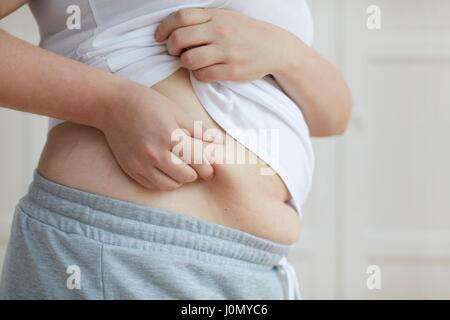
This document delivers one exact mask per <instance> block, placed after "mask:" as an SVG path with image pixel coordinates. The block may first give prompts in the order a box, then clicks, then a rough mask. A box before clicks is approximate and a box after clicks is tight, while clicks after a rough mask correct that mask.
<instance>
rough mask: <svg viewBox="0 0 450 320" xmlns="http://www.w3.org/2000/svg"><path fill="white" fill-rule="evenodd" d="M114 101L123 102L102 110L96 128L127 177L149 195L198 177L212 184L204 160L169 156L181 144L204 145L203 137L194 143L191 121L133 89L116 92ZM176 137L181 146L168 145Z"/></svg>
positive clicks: (154, 95)
mask: <svg viewBox="0 0 450 320" xmlns="http://www.w3.org/2000/svg"><path fill="white" fill-rule="evenodd" d="M118 96H119V97H122V98H119V100H117V101H115V102H114V103H113V104H112V105H110V106H109V107H107V108H106V109H105V110H106V112H105V114H104V116H103V117H102V121H99V124H98V126H97V127H99V129H100V130H102V131H103V133H104V134H105V137H106V140H107V141H108V143H109V146H110V148H111V150H112V152H113V154H114V156H115V158H116V160H117V162H118V163H119V165H120V167H121V168H122V169H123V170H124V171H125V173H126V174H127V175H128V176H130V177H131V178H132V179H134V180H135V181H136V182H138V183H139V184H141V185H142V186H144V187H146V188H148V189H156V190H163V191H171V190H174V189H177V188H178V187H180V186H181V185H182V184H185V183H189V182H193V181H195V180H197V178H198V177H199V176H200V177H201V178H203V179H205V180H208V179H210V178H212V176H213V168H212V166H211V165H210V164H209V162H208V161H207V160H204V161H195V162H194V159H193V157H192V158H190V159H180V158H178V157H177V156H176V155H175V154H174V153H172V152H171V150H172V149H173V148H174V146H175V145H177V144H179V143H182V142H183V143H186V141H187V140H184V139H191V140H192V141H190V142H191V143H192V144H194V143H197V145H198V143H201V142H203V141H199V139H202V137H197V138H199V139H196V138H195V137H194V128H193V127H194V123H193V121H191V120H190V119H188V118H187V116H186V115H185V114H184V113H182V112H181V111H180V110H179V109H178V107H177V106H176V105H175V104H174V103H173V102H172V101H170V100H169V99H168V98H166V97H165V96H164V95H162V94H160V93H158V92H157V91H155V90H152V89H150V88H146V87H142V88H141V87H140V86H137V85H130V86H129V88H127V89H125V90H121V91H120V94H119V95H118ZM122 99H123V100H122ZM180 131H181V136H182V137H183V138H182V140H183V141H173V137H174V133H175V132H177V134H178V136H179V134H180ZM197 131H203V128H201V130H197ZM193 137H194V138H193ZM198 150H200V151H202V150H201V148H200V149H198ZM194 156H197V157H198V155H194ZM189 157H191V155H189ZM197 159H198V158H197ZM203 159H204V157H203ZM195 163H198V164H195Z"/></svg>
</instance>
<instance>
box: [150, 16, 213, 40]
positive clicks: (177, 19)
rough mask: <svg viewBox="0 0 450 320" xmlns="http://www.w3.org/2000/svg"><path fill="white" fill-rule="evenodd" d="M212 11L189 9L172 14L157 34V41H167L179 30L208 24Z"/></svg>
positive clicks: (162, 23)
mask: <svg viewBox="0 0 450 320" xmlns="http://www.w3.org/2000/svg"><path fill="white" fill-rule="evenodd" d="M212 12H213V11H212V10H207V9H201V8H187V9H182V10H179V11H177V12H174V13H172V14H171V15H170V16H168V17H167V18H166V19H164V20H163V21H162V22H161V24H160V25H159V27H158V29H157V30H156V33H155V39H156V41H160V42H161V41H165V40H167V39H168V38H169V36H170V34H171V33H172V32H174V31H175V30H176V29H178V28H182V27H187V26H192V25H195V24H201V23H205V22H208V21H209V20H210V19H211V18H212Z"/></svg>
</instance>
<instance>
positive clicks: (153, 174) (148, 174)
mask: <svg viewBox="0 0 450 320" xmlns="http://www.w3.org/2000/svg"><path fill="white" fill-rule="evenodd" d="M139 175H140V178H141V179H142V180H147V181H148V182H149V183H150V185H153V186H154V189H156V190H161V191H173V190H176V189H178V188H179V187H181V185H182V184H181V183H179V182H177V181H175V180H173V179H172V178H170V177H169V176H167V175H166V174H165V173H164V172H162V171H161V170H160V169H159V168H157V167H145V169H144V170H142V173H141V174H139ZM144 186H145V185H144Z"/></svg>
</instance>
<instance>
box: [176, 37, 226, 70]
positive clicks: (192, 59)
mask: <svg viewBox="0 0 450 320" xmlns="http://www.w3.org/2000/svg"><path fill="white" fill-rule="evenodd" d="M224 61H225V56H224V53H223V51H222V50H221V49H220V47H219V46H217V45H213V44H211V45H206V46H201V47H197V48H192V49H189V50H187V51H185V52H184V53H183V54H181V57H180V62H181V65H182V66H183V67H184V68H186V69H188V70H191V71H194V70H198V69H203V68H206V67H209V66H212V65H215V64H220V63H223V62H224Z"/></svg>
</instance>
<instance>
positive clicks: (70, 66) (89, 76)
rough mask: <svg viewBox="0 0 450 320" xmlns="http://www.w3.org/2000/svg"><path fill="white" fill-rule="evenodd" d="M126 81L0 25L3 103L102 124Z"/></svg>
mask: <svg viewBox="0 0 450 320" xmlns="http://www.w3.org/2000/svg"><path fill="white" fill-rule="evenodd" d="M126 82H129V81H128V80H125V79H122V78H119V77H116V76H113V75H111V74H109V73H107V72H103V71H101V70H98V69H95V68H93V67H90V66H87V65H84V64H82V63H79V62H76V61H73V60H70V59H67V58H64V57H61V56H58V55H56V54H53V53H51V52H49V51H46V50H43V49H41V48H38V47H36V46H33V45H31V44H28V43H26V42H25V41H22V40H19V39H17V38H15V37H13V36H11V35H10V34H8V33H6V32H4V31H3V30H0V106H4V107H7V108H10V109H15V110H19V111H25V112H29V113H34V114H39V115H44V116H49V117H54V118H59V119H63V120H68V121H71V122H75V123H80V124H84V125H89V126H93V127H98V125H99V123H100V122H101V121H102V115H104V114H105V112H108V111H107V110H106V109H107V107H108V106H110V105H112V104H113V103H114V99H117V98H118V96H119V94H118V93H119V92H120V91H121V90H120V89H121V88H122V86H124V85H127V84H126Z"/></svg>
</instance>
